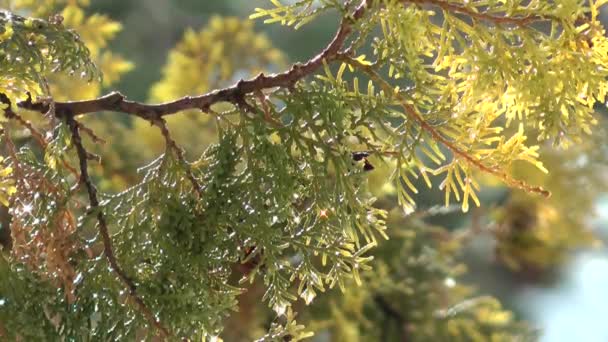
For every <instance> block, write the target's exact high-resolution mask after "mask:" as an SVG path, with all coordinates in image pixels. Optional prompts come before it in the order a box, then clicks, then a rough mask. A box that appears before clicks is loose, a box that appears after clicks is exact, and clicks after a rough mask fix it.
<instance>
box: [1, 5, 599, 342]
mask: <svg viewBox="0 0 608 342" xmlns="http://www.w3.org/2000/svg"><path fill="white" fill-rule="evenodd" d="M604 2H605V1H591V2H587V1H582V0H581V1H573V0H561V1H553V2H547V1H540V0H532V1H518V0H512V1H464V0H463V1H448V0H379V1H367V2H366V1H338V0H325V1H312V0H302V1H296V2H293V1H291V2H289V3H290V4H286V3H287V1H283V2H282V1H278V0H271V1H270V3H269V4H268V6H267V8H260V9H256V10H255V12H254V13H253V14H252V16H251V19H257V18H260V19H262V20H264V21H265V22H266V23H275V22H276V23H280V24H282V25H286V26H289V27H293V28H296V29H297V28H300V27H302V26H303V25H314V19H316V17H317V16H318V15H319V14H320V13H327V14H328V15H332V14H333V15H334V16H335V17H336V21H340V20H341V23H340V24H339V25H340V26H339V29H338V34H336V37H335V38H334V41H333V42H332V43H330V45H329V46H328V48H327V49H326V50H325V51H323V52H321V54H320V55H319V57H318V58H313V59H311V60H310V61H309V62H308V63H303V64H302V63H299V64H294V65H293V66H292V67H291V68H290V67H287V66H286V64H287V63H286V57H285V56H284V55H283V53H281V52H280V51H279V50H278V49H276V48H274V47H273V46H272V44H271V43H270V41H269V39H268V38H267V37H266V36H264V35H262V34H260V33H257V32H255V31H254V29H253V22H252V21H249V20H246V19H239V18H232V17H229V18H221V17H213V18H212V19H211V20H210V21H209V23H208V25H207V26H206V27H203V28H202V29H189V30H187V31H186V32H185V33H184V34H183V37H182V38H181V40H180V41H179V42H178V43H177V45H176V47H175V48H174V49H173V50H171V51H170V52H169V53H168V57H167V62H166V65H165V67H164V68H163V70H162V79H161V80H159V81H158V82H157V83H156V84H154V85H153V86H152V87H151V90H150V100H151V101H153V102H166V101H172V100H176V99H177V98H180V97H183V96H197V95H200V94H202V93H206V92H212V91H214V90H215V89H219V88H225V87H230V86H231V85H232V84H234V83H236V85H235V86H234V87H236V88H231V89H237V90H239V91H242V89H241V88H239V84H240V85H242V84H243V82H239V81H240V80H243V79H250V78H253V79H255V78H257V79H258V80H262V81H264V82H270V81H267V80H268V78H265V77H266V76H264V75H262V74H260V73H265V74H266V75H271V74H272V73H273V72H282V71H283V70H288V71H286V72H285V74H280V75H287V76H284V77H285V79H288V78H289V77H292V78H293V80H290V81H289V82H288V81H284V82H282V83H280V84H279V85H278V86H276V85H273V86H264V85H263V84H262V86H260V87H259V89H254V90H247V91H242V93H241V94H239V93H238V92H237V94H236V95H234V97H233V98H228V101H225V102H217V103H215V102H214V103H213V104H212V105H211V106H209V107H202V108H195V107H191V108H188V110H185V111H183V112H182V113H177V114H175V115H170V116H165V117H153V116H150V113H147V112H146V113H144V112H134V113H127V114H131V116H129V117H128V118H127V119H125V117H124V116H120V117H118V116H116V114H109V113H101V114H100V115H95V116H94V117H93V116H89V115H86V114H89V113H85V115H84V117H80V116H73V115H72V116H70V113H64V114H63V116H61V115H57V116H55V114H54V113H53V108H54V105H55V103H56V102H57V101H64V100H65V101H67V100H79V99H91V98H95V97H98V96H99V95H101V92H102V89H104V88H109V87H111V86H112V85H114V84H115V83H116V82H117V81H118V80H119V79H120V78H121V76H122V75H123V74H124V73H126V72H128V71H129V70H130V69H131V68H133V65H132V64H131V63H130V62H128V61H127V60H126V59H124V58H123V57H121V56H119V55H118V54H115V53H114V52H112V51H111V50H110V49H108V46H109V42H110V41H111V40H112V39H113V38H114V37H115V35H116V34H117V33H118V32H119V31H120V30H121V28H122V27H121V25H120V23H117V22H115V21H113V20H112V19H111V18H109V17H108V16H105V15H102V14H89V13H88V12H87V10H86V7H87V5H88V1H25V0H23V1H18V0H16V1H11V4H12V7H11V8H10V9H11V11H12V12H0V58H1V59H2V62H3V63H2V64H0V93H1V94H4V95H6V96H7V99H8V100H9V101H3V104H2V106H3V107H2V108H3V114H5V116H6V119H8V120H7V121H5V122H3V123H2V125H3V126H2V128H3V129H4V130H5V132H4V133H5V134H3V136H2V139H3V140H2V141H3V144H4V146H6V149H5V150H4V151H2V153H3V154H5V157H6V158H5V157H2V159H0V203H1V204H2V205H4V206H8V207H9V211H10V215H11V226H10V230H11V235H12V243H13V245H12V248H11V249H10V251H7V252H8V253H6V254H3V255H2V256H0V276H1V277H0V338H4V337H8V338H9V339H21V340H64V339H65V340H136V339H152V338H153V337H154V336H163V335H164V334H166V335H167V336H163V337H166V338H168V339H175V340H179V339H181V338H191V339H193V340H194V339H197V340H201V339H202V340H211V341H218V339H219V338H220V337H219V336H223V337H224V338H225V339H226V340H238V339H260V340H262V341H276V340H298V339H303V338H307V337H310V336H311V335H312V334H313V333H317V334H324V333H327V334H330V336H331V338H332V340H336V341H358V340H359V341H368V340H404V339H407V340H410V339H411V340H413V341H428V340H439V341H441V340H454V341H487V340H491V341H512V340H514V339H526V338H530V339H532V338H533V329H530V327H528V326H527V325H525V324H523V323H521V322H520V321H518V319H517V318H516V317H515V316H514V314H513V313H511V312H510V311H508V310H506V309H504V308H503V306H502V305H501V304H500V303H499V302H498V301H497V300H496V299H494V298H491V297H486V296H481V295H479V294H478V293H477V292H476V291H475V289H473V288H472V287H469V286H466V285H464V284H462V283H461V281H460V277H462V276H463V274H464V273H465V272H466V267H465V266H464V265H463V264H461V263H459V262H458V261H457V258H458V256H459V253H460V251H461V250H462V249H463V248H465V245H466V243H467V239H468V238H463V236H465V237H466V236H468V235H467V234H469V235H470V234H473V235H474V234H476V233H478V232H479V230H478V227H473V226H475V225H476V224H478V222H473V223H475V224H473V223H471V226H472V227H471V228H470V229H469V230H468V231H465V232H464V233H463V234H459V233H453V232H450V231H448V230H446V229H443V228H439V227H435V226H432V225H430V224H429V223H428V222H426V221H425V220H424V219H423V218H427V216H433V215H434V214H441V213H442V210H446V211H450V210H451V208H453V206H451V205H453V203H454V202H455V201H456V202H458V204H457V208H458V210H459V211H462V212H464V213H468V212H470V211H471V210H472V208H473V206H480V205H482V202H483V199H484V198H483V194H484V190H485V186H487V185H494V186H497V185H499V186H505V187H506V188H507V189H509V190H508V191H509V192H508V194H507V195H505V199H504V200H503V203H500V204H498V205H497V208H495V209H492V210H490V211H489V213H488V215H486V216H485V217H484V220H485V221H484V223H487V225H488V228H487V229H486V230H484V231H487V232H490V233H491V235H492V236H493V237H494V238H495V241H496V255H497V257H498V260H500V261H501V262H503V263H504V264H505V265H507V266H508V267H509V268H510V269H511V270H513V271H516V272H521V271H526V270H534V271H537V270H546V269H549V268H551V267H552V266H553V265H555V264H557V263H559V262H561V261H562V260H564V259H565V257H566V254H567V253H568V251H570V250H571V249H573V248H575V247H578V246H581V245H585V244H593V243H595V239H594V238H593V235H592V233H591V232H590V231H589V230H588V229H586V228H587V227H588V224H586V220H587V218H588V216H589V215H588V213H589V211H590V210H591V208H592V207H593V204H594V202H595V200H596V198H597V194H598V193H599V192H600V191H603V190H605V186H604V185H603V184H605V182H604V179H603V178H602V176H600V174H601V173H602V172H603V169H602V168H601V167H598V166H597V165H596V164H594V163H595V162H597V161H602V160H605V159H606V155H605V153H604V152H605V151H604V149H600V148H598V145H602V143H601V142H599V141H598V140H599V139H597V137H596V136H591V134H592V130H597V129H598V128H597V127H598V126H602V125H603V124H602V120H599V119H598V114H596V112H595V109H594V108H595V106H596V105H597V104H602V103H604V101H605V97H606V89H608V88H607V87H608V84H607V82H606V76H608V40H607V39H606V38H605V37H604V34H605V32H604V28H603V27H602V25H601V24H600V22H599V21H598V11H599V8H600V6H602V5H603V4H604ZM21 15H23V16H21ZM29 16H31V17H32V18H33V17H39V18H41V19H32V18H29ZM333 44H339V45H340V46H334V45H333ZM323 57H324V58H323ZM102 75H103V77H102V78H98V77H97V76H102ZM280 75H279V76H270V77H282V76H280ZM294 75H295V76H294ZM211 94H216V93H211ZM28 98H31V100H32V101H41V102H42V103H46V104H49V110H48V113H39V112H36V111H29V112H28V111H25V110H23V109H20V108H19V101H22V100H25V99H28ZM9 106H10V107H9ZM22 106H23V105H22ZM9 110H10V112H9ZM13 111H14V112H16V114H15V113H14V112H13ZM146 115H148V116H146ZM23 118H27V119H31V120H32V121H33V122H34V124H33V125H32V124H31V123H30V122H29V121H27V120H26V119H23ZM116 118H120V119H116ZM38 130H39V131H40V132H38ZM82 140H84V144H83V143H82ZM603 145H605V144H603ZM182 148H184V149H185V151H184V150H182ZM564 148H569V149H567V150H564ZM89 151H91V152H96V153H98V154H99V157H98V156H96V155H94V154H93V153H91V152H89ZM581 158H583V159H584V160H581ZM99 160H101V161H102V162H101V163H99V162H98V161H99ZM592 161H593V162H592ZM583 176H586V177H588V178H584V179H585V180H583V178H582V177H583ZM93 183H95V184H97V185H98V188H99V191H97V190H95V189H94V188H93V186H92V184H93ZM427 188H431V190H426V189H427ZM433 189H439V190H440V191H441V197H442V200H441V201H440V202H442V204H445V206H446V208H448V209H436V208H434V207H433V208H432V209H429V210H426V211H425V210H420V209H419V206H420V203H421V202H423V199H421V197H423V196H422V195H424V194H425V192H426V191H433ZM550 191H552V192H554V193H555V194H556V195H558V196H554V197H553V198H551V199H546V197H547V196H549V192H550ZM565 194H567V196H566V195H565ZM564 197H568V198H564ZM417 215H418V216H417ZM387 239H388V240H389V241H386V240H387ZM247 303H250V304H247ZM251 303H253V304H251ZM238 310H240V312H237V311H238ZM253 310H255V314H251V311H253ZM248 312H249V314H250V316H249V317H247V316H245V315H246V314H247V313H248ZM251 316H254V317H251ZM296 318H297V320H296ZM387 322H388V323H387ZM235 327H238V329H237V328H235Z"/></svg>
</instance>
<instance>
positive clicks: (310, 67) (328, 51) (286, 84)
mask: <svg viewBox="0 0 608 342" xmlns="http://www.w3.org/2000/svg"><path fill="white" fill-rule="evenodd" d="M367 7H368V0H362V1H361V3H360V4H359V5H358V6H357V7H356V9H355V10H354V11H353V13H352V15H351V16H350V17H345V18H343V19H342V22H341V23H340V26H339V28H338V30H337V32H336V34H335V35H334V38H333V40H332V41H331V42H330V43H329V44H328V45H327V47H326V48H325V49H324V50H323V51H322V52H321V53H319V54H318V55H316V56H315V57H313V58H311V59H310V60H309V61H308V62H306V63H304V64H301V63H296V64H294V65H292V67H291V68H290V69H288V70H287V71H284V72H282V73H279V74H274V75H269V76H266V75H264V74H263V73H260V74H259V75H258V76H257V77H255V78H252V79H249V80H241V81H239V82H238V83H236V84H235V85H233V86H230V87H227V88H223V89H219V90H215V91H212V92H209V93H206V94H203V95H200V96H185V97H183V98H180V99H177V100H175V101H171V102H166V103H160V104H145V103H142V102H137V101H129V100H127V99H126V97H125V96H124V95H122V94H121V93H119V92H112V93H110V94H107V95H105V96H102V97H99V98H97V99H93V100H86V101H74V102H55V115H56V116H57V117H60V118H62V117H66V116H76V115H83V114H91V113H95V112H101V111H112V112H121V113H125V114H130V115H135V116H138V117H140V118H143V119H146V120H148V121H154V120H158V119H160V118H162V117H164V116H168V115H172V114H175V113H178V112H181V111H184V110H190V109H199V110H201V111H203V112H205V111H208V110H209V107H211V106H212V105H214V104H216V103H220V102H229V103H232V104H235V105H238V104H239V103H241V102H242V99H243V98H244V97H245V96H246V95H249V94H254V93H256V92H259V91H262V90H264V89H271V88H292V87H293V86H294V85H295V84H296V83H297V82H298V81H299V80H301V79H303V78H305V77H307V76H310V75H312V74H314V73H315V72H316V71H317V70H318V69H319V68H321V67H322V66H323V63H324V61H325V62H330V61H333V60H335V59H336V57H337V56H338V55H339V53H340V51H341V50H342V49H343V47H344V44H345V42H346V40H347V39H348V37H349V35H350V33H351V32H352V24H353V22H354V21H356V20H358V19H361V18H362V17H363V15H364V14H365V10H366V9H367ZM17 106H18V107H20V108H23V109H28V110H33V111H38V112H41V113H45V112H47V111H48V109H49V105H48V103H44V102H32V99H31V98H29V99H28V100H26V101H22V102H19V103H18V104H17Z"/></svg>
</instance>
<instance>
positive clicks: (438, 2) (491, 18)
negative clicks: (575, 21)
mask: <svg viewBox="0 0 608 342" xmlns="http://www.w3.org/2000/svg"><path fill="white" fill-rule="evenodd" d="M403 2H404V3H413V4H420V5H424V4H427V5H433V6H437V7H439V8H441V9H442V10H444V11H446V12H453V13H459V14H464V15H466V16H468V17H470V18H472V19H476V20H481V21H487V22H492V23H494V24H496V25H504V24H510V25H516V26H519V27H525V26H528V25H530V24H531V23H533V22H537V21H548V20H557V21H558V20H559V19H558V18H556V17H552V16H548V15H542V16H541V15H526V16H521V17H510V16H508V15H493V14H490V13H485V12H476V11H474V10H472V9H471V8H468V7H465V6H461V5H456V4H453V3H450V2H448V1H444V0H403Z"/></svg>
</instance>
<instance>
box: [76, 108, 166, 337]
mask: <svg viewBox="0 0 608 342" xmlns="http://www.w3.org/2000/svg"><path fill="white" fill-rule="evenodd" d="M66 122H67V124H68V126H69V127H70V130H71V132H72V143H73V144H74V147H75V148H76V153H77V154H78V160H79V165H80V183H81V184H84V185H85V187H86V190H87V193H88V196H89V203H90V210H91V212H95V211H96V212H97V222H98V224H99V232H100V234H101V237H102V240H103V252H104V255H105V256H106V259H107V260H108V263H109V264H110V268H111V269H112V271H113V272H114V273H116V275H118V278H119V279H120V281H121V282H122V283H123V285H124V286H125V287H126V288H127V289H128V295H129V298H131V299H132V300H133V302H135V304H136V305H137V307H138V309H139V310H140V311H141V312H142V314H143V315H144V316H145V317H146V319H147V320H148V322H149V323H150V324H151V325H152V326H153V327H155V328H156V330H157V331H158V333H159V334H160V336H161V337H162V338H165V339H166V338H167V337H169V336H170V334H169V331H168V330H167V329H166V328H165V327H163V326H162V325H161V323H160V322H159V321H158V320H156V318H155V317H154V314H153V313H152V311H150V309H149V308H148V307H147V306H146V304H145V303H144V301H143V299H142V298H141V297H140V296H139V294H138V293H137V287H136V286H135V283H134V282H133V280H131V278H130V277H129V276H128V275H127V274H126V272H125V271H124V270H123V269H122V267H120V265H119V264H118V260H117V259H116V256H115V255H114V249H113V247H112V239H111V237H110V232H109V230H108V223H107V221H106V218H105V215H104V214H103V212H102V211H101V210H100V209H101V207H100V204H99V197H98V196H97V188H96V187H95V185H94V184H93V181H92V180H91V177H90V176H89V167H88V156H89V154H88V152H87V150H86V149H85V147H84V145H83V144H82V137H81V135H80V129H81V128H80V127H81V126H80V125H79V123H78V122H77V121H76V120H75V119H74V116H73V115H66Z"/></svg>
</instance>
